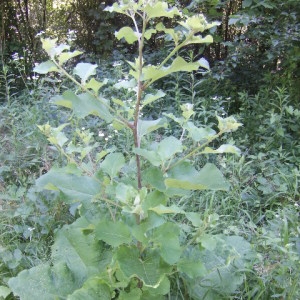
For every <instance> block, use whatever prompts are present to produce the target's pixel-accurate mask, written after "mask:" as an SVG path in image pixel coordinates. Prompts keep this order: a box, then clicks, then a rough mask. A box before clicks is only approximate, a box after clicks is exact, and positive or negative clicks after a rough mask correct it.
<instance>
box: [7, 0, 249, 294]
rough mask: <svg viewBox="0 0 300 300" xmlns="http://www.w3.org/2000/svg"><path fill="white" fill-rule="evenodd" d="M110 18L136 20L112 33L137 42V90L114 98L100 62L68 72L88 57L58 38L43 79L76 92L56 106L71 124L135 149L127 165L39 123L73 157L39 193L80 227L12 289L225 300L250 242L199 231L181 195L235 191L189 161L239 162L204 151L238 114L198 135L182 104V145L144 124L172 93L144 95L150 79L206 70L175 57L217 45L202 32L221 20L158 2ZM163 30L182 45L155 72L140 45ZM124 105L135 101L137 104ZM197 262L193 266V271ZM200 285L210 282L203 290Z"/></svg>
mask: <svg viewBox="0 0 300 300" xmlns="http://www.w3.org/2000/svg"><path fill="white" fill-rule="evenodd" d="M107 10H109V11H115V12H119V13H122V14H124V15H126V16H128V17H129V18H131V19H132V22H133V25H134V27H133V29H132V28H129V27H125V28H123V29H121V30H120V31H119V32H118V33H116V37H117V38H118V39H121V38H123V37H124V38H125V40H126V41H127V42H128V43H137V48H138V57H137V59H135V60H134V61H132V62H128V63H129V65H130V71H129V76H131V77H132V79H131V80H130V81H129V80H127V79H125V80H124V81H123V82H122V84H118V85H117V86H116V88H117V89H123V90H129V91H130V90H132V92H129V93H128V92H127V93H124V94H123V96H121V98H120V99H110V100H107V99H106V98H105V94H104V92H103V91H102V90H103V88H102V86H103V85H104V84H105V83H107V82H108V81H107V80H106V79H104V80H102V81H99V80H98V79H95V78H94V77H93V78H91V76H94V75H96V67H97V65H95V64H90V63H81V62H79V63H77V65H76V66H75V67H74V70H73V74H71V73H70V72H68V71H66V69H65V68H64V65H65V64H66V62H67V61H68V60H70V59H72V58H73V57H75V56H76V55H79V54H80V52H79V51H75V52H74V51H73V52H69V49H70V47H69V46H68V45H65V44H59V45H57V43H56V42H57V41H56V40H51V39H44V40H42V44H43V48H44V49H45V51H46V52H47V54H48V55H49V56H50V60H49V61H48V62H46V63H42V64H40V65H38V66H37V67H36V68H35V72H39V73H42V74H48V73H50V72H56V73H59V74H61V75H64V76H66V77H67V78H68V79H69V80H71V81H72V82H73V83H74V84H75V85H76V86H77V90H76V92H74V91H72V89H68V90H66V91H64V92H63V93H62V94H61V95H58V96H55V97H53V98H52V101H53V102H54V103H55V104H57V105H59V106H63V107H66V108H68V109H71V110H72V111H73V113H74V117H75V116H76V117H78V118H85V117H88V116H94V117H97V118H100V119H102V120H103V121H104V122H105V123H108V124H112V126H113V127H114V128H115V130H117V131H129V132H130V136H131V145H130V147H131V148H132V151H131V150H130V149H127V150H126V156H125V153H124V154H123V153H121V152H118V151H115V150H114V149H105V148H103V149H101V148H99V147H100V145H99V143H95V141H94V139H93V137H92V134H91V133H90V132H89V131H88V130H79V129H78V128H77V129H76V134H71V135H69V134H68V132H67V131H66V129H67V128H68V124H67V123H64V124H61V125H60V126H58V127H54V126H51V125H50V124H49V123H47V124H45V125H40V126H39V128H40V130H41V131H42V132H43V133H44V134H45V135H46V137H47V139H48V141H49V142H50V143H52V144H53V145H54V146H55V147H56V148H57V150H58V151H59V153H61V155H62V156H63V157H65V159H66V165H65V166H64V167H60V168H52V169H51V170H49V172H47V173H46V174H44V175H42V176H41V177H40V178H39V179H38V180H37V181H36V187H37V188H39V189H46V190H48V191H52V193H53V192H55V193H56V194H57V195H58V196H59V199H60V200H61V201H63V202H64V203H66V204H68V206H69V209H70V212H71V213H72V214H74V215H76V217H77V220H76V221H75V222H74V223H72V224H70V225H65V226H64V227H63V228H61V229H58V230H57V231H56V233H55V237H54V244H53V246H52V252H51V264H49V263H47V262H46V263H43V264H41V265H37V266H35V267H33V268H31V269H29V270H24V271H22V272H21V273H20V274H19V275H18V276H16V277H14V278H11V279H10V280H9V281H8V285H9V287H10V288H11V290H12V291H13V293H14V294H15V295H18V296H19V297H20V298H21V299H32V298H38V297H43V298H45V299H53V297H54V298H55V297H66V298H67V299H79V298H80V297H88V298H89V299H96V298H97V297H98V296H97V295H98V294H99V293H101V295H102V296H101V297H103V299H111V298H115V299H117V298H118V299H126V298H129V297H134V299H151V298H153V297H162V296H163V295H167V294H169V295H171V294H172V293H173V292H172V288H171V282H170V279H171V278H172V277H174V276H176V277H177V278H178V279H179V280H181V281H182V282H183V283H184V284H183V286H184V287H185V291H184V294H186V295H189V297H190V298H195V299H200V298H201V297H203V296H204V295H208V296H209V297H210V298H211V299H216V298H215V297H219V296H218V295H219V294H220V293H221V294H222V295H223V296H224V295H228V296H229V295H230V294H232V293H234V292H235V290H236V289H237V288H238V287H239V286H240V284H241V283H242V282H243V280H244V278H245V276H244V273H243V271H242V270H243V269H244V268H245V267H246V265H247V263H248V262H247V260H251V257H250V256H249V253H250V245H249V243H248V242H246V241H245V240H244V239H243V238H242V237H235V236H229V237H227V236H224V235H211V234H209V233H205V232H203V228H202V222H197V218H198V219H200V220H201V219H202V215H201V213H200V212H190V211H189V210H186V209H184V207H182V206H181V205H177V204H176V202H177V201H178V199H179V202H180V199H181V198H182V197H187V201H188V199H189V198H190V196H189V195H191V192H192V191H195V190H212V191H221V190H226V191H227V190H228V189H229V184H228V182H227V181H226V179H225V178H224V177H223V175H222V173H221V172H220V170H219V169H218V168H217V167H216V166H215V165H214V164H213V163H206V164H204V166H203V167H202V168H200V170H197V169H198V167H195V166H194V165H193V160H192V158H193V157H195V156H197V155H202V156H203V155H207V154H213V153H222V154H223V153H235V154H239V150H238V148H237V147H235V146H233V145H229V144H224V145H221V146H220V147H219V148H218V149H216V150H214V149H213V148H212V147H208V145H209V144H211V143H212V142H213V141H214V140H218V139H219V138H220V137H221V136H222V135H223V134H225V133H230V132H234V131H236V130H237V129H238V127H240V126H241V124H240V123H239V122H237V121H236V119H235V118H234V117H227V118H221V117H219V116H217V120H218V125H217V126H215V127H216V128H217V131H215V130H213V129H212V128H210V127H209V126H206V127H198V126H197V125H196V124H195V123H194V122H193V120H192V119H191V117H192V116H193V115H194V111H193V105H191V104H189V103H186V104H185V105H182V107H181V109H182V116H180V117H176V116H175V115H174V114H166V115H165V117H167V118H168V119H169V120H172V121H174V122H176V123H177V124H178V126H179V127H180V128H181V131H182V133H181V137H180V138H176V137H175V136H168V137H165V138H163V139H162V140H160V141H155V140H154V139H153V137H154V132H155V131H157V130H162V128H166V127H167V126H168V119H166V118H165V117H162V116H159V118H157V119H154V120H147V119H142V110H143V108H144V107H145V106H147V105H149V104H150V103H151V105H153V104H154V103H155V102H156V101H158V100H159V99H161V98H162V97H164V96H165V93H164V92H163V91H160V90H159V91H151V93H148V91H147V89H150V86H151V85H152V84H153V83H154V82H156V81H158V80H159V79H161V78H164V77H166V76H168V75H170V74H173V73H176V72H191V71H194V70H198V69H199V68H203V69H209V65H208V62H207V61H206V60H205V59H204V58H201V59H200V60H197V61H191V62H187V61H185V59H184V58H182V57H180V56H178V55H177V52H178V50H180V49H181V48H182V47H184V46H186V45H189V44H194V43H196V44H198V43H209V42H211V41H212V38H211V37H210V36H209V35H207V36H206V37H202V36H200V35H199V34H202V32H203V31H205V30H207V29H209V28H211V27H213V26H215V25H217V23H208V22H207V21H206V20H205V18H204V17H203V16H202V15H197V16H193V17H187V16H185V15H184V14H182V13H181V12H180V11H179V10H178V9H177V8H169V7H168V4H167V3H166V2H162V1H155V2H153V1H140V2H137V3H135V2H129V3H119V4H117V3H115V4H114V5H113V6H111V7H109V8H107ZM175 16H180V17H181V18H182V19H181V21H179V24H180V25H181V27H178V28H179V29H172V28H166V27H165V26H164V25H162V23H159V24H158V25H156V26H155V27H151V24H152V22H151V21H152V19H154V18H161V17H167V18H174V17H175ZM157 31H159V32H162V34H165V35H167V36H171V38H172V39H173V42H174V48H173V50H171V51H170V52H169V53H168V54H167V56H166V57H165V59H163V60H162V62H160V63H159V64H158V65H156V66H154V65H146V64H145V60H144V58H143V50H144V42H145V39H149V38H151V36H152V34H154V33H156V32H157ZM127 96H130V97H133V96H135V101H134V103H133V104H131V103H130V102H129V101H127V100H129V99H128V98H127ZM74 137H75V139H74ZM191 145H192V147H191ZM143 158H144V159H143ZM144 172H146V173H145V174H144ZM182 218H183V219H182ZM215 218H216V217H215ZM181 219H182V220H184V222H185V223H186V227H185V228H184V227H183V226H182V222H181V221H180V220H181ZM253 257H254V256H253ZM195 262H197V263H196V264H195ZM249 262H250V261H249ZM193 264H195V266H196V267H195V266H194V267H193V268H190V266H192V265H193ZM201 282H206V284H205V287H203V286H202V283H201ZM229 283H230V284H229ZM131 299H132V298H131Z"/></svg>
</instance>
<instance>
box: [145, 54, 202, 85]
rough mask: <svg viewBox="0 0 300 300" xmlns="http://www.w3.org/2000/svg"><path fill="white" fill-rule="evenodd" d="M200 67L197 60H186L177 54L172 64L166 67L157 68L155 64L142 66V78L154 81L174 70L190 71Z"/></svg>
mask: <svg viewBox="0 0 300 300" xmlns="http://www.w3.org/2000/svg"><path fill="white" fill-rule="evenodd" d="M199 67H200V63H199V62H186V61H185V60H184V59H183V58H182V57H180V56H177V57H176V58H175V59H174V60H173V62H172V64H171V65H170V66H168V67H163V68H158V67H156V66H147V67H145V68H144V73H143V75H144V77H143V79H144V80H151V82H154V81H156V80H158V79H160V78H162V77H165V76H167V75H169V74H172V73H175V72H181V71H185V72H192V71H196V70H198V69H199Z"/></svg>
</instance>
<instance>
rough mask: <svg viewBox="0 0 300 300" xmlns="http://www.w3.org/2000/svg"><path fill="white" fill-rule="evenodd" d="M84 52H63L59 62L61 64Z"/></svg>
mask: <svg viewBox="0 0 300 300" xmlns="http://www.w3.org/2000/svg"><path fill="white" fill-rule="evenodd" d="M82 53H83V52H81V51H78V50H75V51H73V52H63V53H61V54H60V55H59V59H58V63H59V64H60V65H62V64H64V63H65V62H66V61H68V60H69V59H71V58H73V57H76V56H78V55H80V54H82Z"/></svg>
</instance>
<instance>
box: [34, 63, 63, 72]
mask: <svg viewBox="0 0 300 300" xmlns="http://www.w3.org/2000/svg"><path fill="white" fill-rule="evenodd" d="M33 72H36V73H39V74H47V73H49V72H59V69H58V68H57V66H56V65H55V63H54V62H52V61H51V60H48V61H45V62H42V63H40V64H39V65H37V66H36V67H35V68H34V69H33Z"/></svg>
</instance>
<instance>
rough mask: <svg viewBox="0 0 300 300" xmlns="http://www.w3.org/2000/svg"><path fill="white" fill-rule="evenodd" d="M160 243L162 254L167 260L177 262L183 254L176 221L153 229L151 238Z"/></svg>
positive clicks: (171, 262)
mask: <svg viewBox="0 0 300 300" xmlns="http://www.w3.org/2000/svg"><path fill="white" fill-rule="evenodd" d="M151 239H152V240H153V241H154V243H155V244H157V245H158V247H159V249H160V251H159V253H160V256H161V257H162V258H163V260H164V261H165V262H167V263H168V264H170V265H172V264H175V263H176V262H177V261H178V260H179V258H180V255H181V252H182V249H181V247H180V244H179V227H178V226H177V225H176V224H174V223H170V222H168V223H164V224H163V225H161V226H159V227H157V228H155V229H154V231H153V236H152V238H151Z"/></svg>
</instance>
